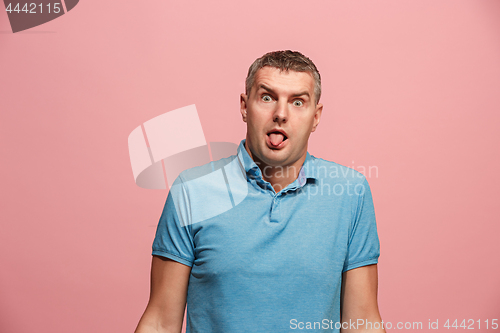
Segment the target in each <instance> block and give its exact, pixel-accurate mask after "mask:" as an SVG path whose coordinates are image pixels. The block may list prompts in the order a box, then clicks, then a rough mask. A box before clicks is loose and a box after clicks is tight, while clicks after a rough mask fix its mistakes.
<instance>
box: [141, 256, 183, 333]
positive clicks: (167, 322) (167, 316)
mask: <svg viewBox="0 0 500 333" xmlns="http://www.w3.org/2000/svg"><path fill="white" fill-rule="evenodd" d="M190 274H191V267H189V266H186V265H184V264H181V263H178V262H176V261H173V260H170V259H167V258H164V257H160V256H153V260H152V262H151V293H150V297H149V302H148V305H147V307H146V310H145V311H144V314H143V315H142V317H141V319H140V320H139V324H138V325H137V328H136V330H135V333H160V332H162V333H171V332H172V333H174V332H175V333H180V332H181V329H182V320H183V318H184V310H185V307H186V297H187V287H188V282H189V275H190Z"/></svg>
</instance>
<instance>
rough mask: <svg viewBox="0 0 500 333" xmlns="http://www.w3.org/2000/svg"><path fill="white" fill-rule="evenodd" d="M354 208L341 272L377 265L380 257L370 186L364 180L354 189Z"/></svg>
mask: <svg viewBox="0 0 500 333" xmlns="http://www.w3.org/2000/svg"><path fill="white" fill-rule="evenodd" d="M354 196H355V197H356V199H355V202H356V204H355V206H354V210H353V212H354V214H353V220H352V222H351V230H350V235H349V243H348V250H347V257H346V260H345V263H344V268H343V272H345V271H348V270H351V269H354V268H358V267H361V266H366V265H372V264H376V263H378V257H379V256H380V243H379V239H378V233H377V223H376V220H375V209H374V207H373V198H372V193H371V190H370V185H369V184H368V181H367V180H366V178H364V177H363V182H362V183H359V184H357V185H356V186H355V188H354Z"/></svg>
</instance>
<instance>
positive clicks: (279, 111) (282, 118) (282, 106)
mask: <svg viewBox="0 0 500 333" xmlns="http://www.w3.org/2000/svg"><path fill="white" fill-rule="evenodd" d="M273 121H274V122H276V123H278V124H282V123H286V122H287V121H288V105H287V103H286V102H284V101H279V102H278V103H276V109H275V110H274V114H273Z"/></svg>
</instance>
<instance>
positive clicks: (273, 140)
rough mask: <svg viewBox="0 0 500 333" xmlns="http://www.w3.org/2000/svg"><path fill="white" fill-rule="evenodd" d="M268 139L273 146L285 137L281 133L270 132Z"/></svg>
mask: <svg viewBox="0 0 500 333" xmlns="http://www.w3.org/2000/svg"><path fill="white" fill-rule="evenodd" d="M269 139H271V144H272V145H273V146H278V145H279V144H280V143H281V142H283V140H284V139H285V137H284V136H283V134H281V133H270V134H269Z"/></svg>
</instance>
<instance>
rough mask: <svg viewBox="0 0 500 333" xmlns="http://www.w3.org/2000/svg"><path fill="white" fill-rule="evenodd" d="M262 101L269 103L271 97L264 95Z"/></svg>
mask: <svg viewBox="0 0 500 333" xmlns="http://www.w3.org/2000/svg"><path fill="white" fill-rule="evenodd" d="M262 100H263V101H264V102H270V101H271V96H269V95H264V96H262Z"/></svg>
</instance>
